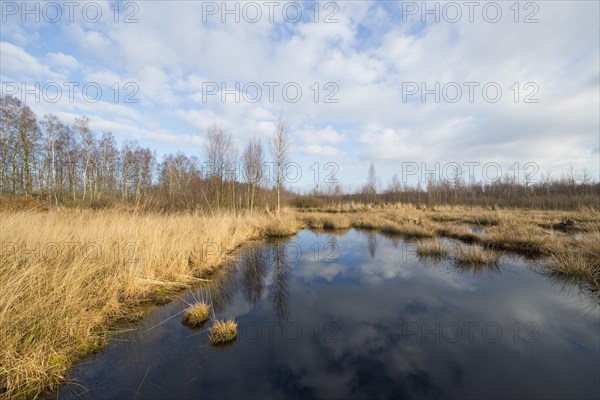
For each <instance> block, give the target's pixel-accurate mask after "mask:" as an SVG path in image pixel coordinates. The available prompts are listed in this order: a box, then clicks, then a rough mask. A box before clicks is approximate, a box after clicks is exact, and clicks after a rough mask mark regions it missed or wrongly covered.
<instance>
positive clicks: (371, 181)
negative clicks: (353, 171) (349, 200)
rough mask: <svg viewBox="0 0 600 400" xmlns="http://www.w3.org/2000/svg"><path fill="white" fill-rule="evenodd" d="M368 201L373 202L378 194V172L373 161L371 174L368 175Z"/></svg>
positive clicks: (370, 168)
mask: <svg viewBox="0 0 600 400" xmlns="http://www.w3.org/2000/svg"><path fill="white" fill-rule="evenodd" d="M365 189H366V190H365V191H366V194H367V201H368V202H370V203H373V202H374V201H375V196H376V195H377V173H376V172H375V164H373V162H371V165H370V166H369V174H368V175H367V186H366V187H365Z"/></svg>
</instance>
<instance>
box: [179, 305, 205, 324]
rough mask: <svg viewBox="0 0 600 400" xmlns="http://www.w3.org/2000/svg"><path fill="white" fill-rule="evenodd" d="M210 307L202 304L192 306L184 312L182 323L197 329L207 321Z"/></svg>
mask: <svg viewBox="0 0 600 400" xmlns="http://www.w3.org/2000/svg"><path fill="white" fill-rule="evenodd" d="M209 311H210V305H208V304H206V303H204V302H198V303H196V304H192V305H191V306H189V307H188V308H187V309H186V310H185V316H184V317H183V320H182V322H183V323H184V324H185V325H187V326H190V327H192V328H198V327H201V326H202V325H204V323H205V322H206V321H208V319H209V317H210V314H209Z"/></svg>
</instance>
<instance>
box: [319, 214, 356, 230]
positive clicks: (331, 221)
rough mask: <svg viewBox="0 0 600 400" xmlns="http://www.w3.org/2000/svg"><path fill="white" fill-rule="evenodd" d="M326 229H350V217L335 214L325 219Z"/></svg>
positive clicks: (324, 226)
mask: <svg viewBox="0 0 600 400" xmlns="http://www.w3.org/2000/svg"><path fill="white" fill-rule="evenodd" d="M323 228H324V229H348V228H350V219H348V218H347V217H345V216H343V215H335V216H332V217H328V218H325V219H324V220H323Z"/></svg>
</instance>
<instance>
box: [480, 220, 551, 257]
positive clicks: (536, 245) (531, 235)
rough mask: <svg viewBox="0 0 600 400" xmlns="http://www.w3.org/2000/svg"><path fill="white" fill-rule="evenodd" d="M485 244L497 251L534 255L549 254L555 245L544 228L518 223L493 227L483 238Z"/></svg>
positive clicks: (512, 222) (511, 222) (513, 222)
mask: <svg viewBox="0 0 600 400" xmlns="http://www.w3.org/2000/svg"><path fill="white" fill-rule="evenodd" d="M483 242H484V243H485V244H486V245H488V246H489V247H491V248H493V249H496V250H507V251H513V252H517V253H525V254H533V255H544V254H549V253H550V252H551V249H552V246H553V244H554V241H553V237H551V236H550V234H549V233H548V232H546V231H544V230H543V229H542V228H540V227H538V226H534V225H527V224H522V223H519V222H518V221H510V222H507V223H504V224H501V225H498V226H496V227H493V228H492V229H490V230H489V234H488V235H486V236H485V237H484V238H483Z"/></svg>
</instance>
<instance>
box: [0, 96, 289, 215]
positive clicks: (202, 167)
mask: <svg viewBox="0 0 600 400" xmlns="http://www.w3.org/2000/svg"><path fill="white" fill-rule="evenodd" d="M0 129H1V130H0V192H2V193H9V194H16V195H29V196H35V197H38V198H40V199H43V200H46V201H52V202H54V203H56V204H89V205H94V206H96V205H108V204H113V203H114V202H117V201H118V202H124V203H132V204H135V205H137V206H143V207H146V208H152V209H161V210H167V209H169V210H179V209H193V210H200V211H209V212H211V213H215V212H217V211H219V210H222V209H234V210H238V209H240V210H241V209H247V210H248V212H250V213H252V212H253V211H254V210H255V209H256V208H257V207H268V206H269V205H271V207H272V208H274V209H275V210H276V211H277V212H279V210H280V207H281V203H282V200H281V199H282V197H286V196H289V195H290V193H288V192H287V191H286V190H285V189H284V184H283V183H284V177H283V165H284V164H285V163H286V162H287V161H288V152H289V140H288V134H287V130H288V124H287V122H286V121H285V120H284V119H283V118H282V117H280V118H279V120H278V121H277V123H276V124H275V130H274V133H273V136H272V138H271V140H270V141H269V143H268V146H266V147H265V146H264V145H263V143H262V141H261V140H260V138H257V137H253V138H251V139H250V140H249V141H248V143H247V145H246V147H245V148H244V149H243V151H242V152H241V154H239V151H238V148H237V146H236V145H235V142H234V141H233V138H232V137H231V135H229V134H227V133H226V132H225V131H224V130H223V129H221V128H220V127H219V126H216V125H213V126H211V127H210V128H209V129H208V131H207V141H206V144H205V146H204V149H203V153H204V154H203V156H204V159H203V160H204V161H202V162H201V161H200V159H199V158H198V157H196V156H193V155H192V156H189V155H186V154H184V153H181V152H178V153H176V154H167V155H165V156H164V157H163V158H162V160H161V161H159V160H158V159H157V156H156V153H155V152H154V151H152V150H151V149H149V148H144V147H141V146H139V145H138V144H137V143H135V142H131V141H127V142H125V143H123V144H122V145H121V146H118V145H117V142H116V140H115V137H114V136H113V134H112V133H110V132H103V133H102V134H101V135H97V134H96V133H95V132H94V131H93V130H92V129H91V128H90V121H89V118H87V117H85V116H84V117H79V118H76V119H75V121H74V123H73V124H71V125H69V124H66V123H64V122H63V121H61V120H60V119H59V118H58V117H57V116H56V115H52V114H47V115H44V117H43V119H41V120H39V119H38V117H37V116H36V115H35V113H34V112H33V111H32V110H31V108H30V107H29V106H27V105H26V104H24V103H22V102H21V101H20V100H18V99H16V98H15V97H12V96H5V97H2V98H0ZM268 155H270V156H271V158H270V159H269V160H270V161H267V157H268ZM271 167H272V168H271Z"/></svg>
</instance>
